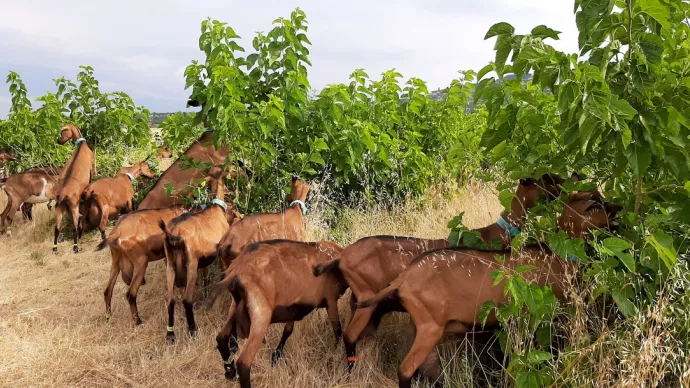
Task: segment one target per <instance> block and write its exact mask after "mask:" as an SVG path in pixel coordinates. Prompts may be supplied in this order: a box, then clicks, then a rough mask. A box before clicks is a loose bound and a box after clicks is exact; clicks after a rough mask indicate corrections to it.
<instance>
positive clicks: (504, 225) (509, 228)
mask: <svg viewBox="0 0 690 388" xmlns="http://www.w3.org/2000/svg"><path fill="white" fill-rule="evenodd" d="M496 223H497V224H498V226H499V227H500V228H501V229H503V230H505V231H506V232H507V233H508V235H509V236H510V237H515V236H517V235H518V234H520V229H519V228H516V227H514V226H513V225H511V224H509V223H508V221H506V220H505V218H503V216H499V217H498V221H496Z"/></svg>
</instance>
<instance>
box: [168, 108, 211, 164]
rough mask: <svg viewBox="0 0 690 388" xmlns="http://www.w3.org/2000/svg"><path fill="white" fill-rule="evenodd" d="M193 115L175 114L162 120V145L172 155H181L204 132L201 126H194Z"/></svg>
mask: <svg viewBox="0 0 690 388" xmlns="http://www.w3.org/2000/svg"><path fill="white" fill-rule="evenodd" d="M194 121H195V115H192V114H185V113H182V112H177V113H175V114H172V115H168V117H166V118H165V120H163V123H162V124H161V129H162V130H163V138H162V144H163V146H165V147H168V149H169V150H170V151H172V152H173V154H174V155H179V154H181V153H183V152H184V151H185V150H186V149H187V148H188V147H189V146H190V145H191V144H192V142H193V141H194V140H197V139H198V138H199V137H200V136H201V134H202V133H203V131H204V128H203V126H201V125H199V124H194Z"/></svg>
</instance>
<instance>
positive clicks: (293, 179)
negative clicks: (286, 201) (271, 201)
mask: <svg viewBox="0 0 690 388" xmlns="http://www.w3.org/2000/svg"><path fill="white" fill-rule="evenodd" d="M298 179H299V176H297V174H292V183H295V182H297V180H298Z"/></svg>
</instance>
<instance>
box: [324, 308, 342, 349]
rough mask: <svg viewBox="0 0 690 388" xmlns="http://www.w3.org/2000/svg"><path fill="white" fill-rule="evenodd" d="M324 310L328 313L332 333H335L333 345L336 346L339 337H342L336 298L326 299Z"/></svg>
mask: <svg viewBox="0 0 690 388" xmlns="http://www.w3.org/2000/svg"><path fill="white" fill-rule="evenodd" d="M326 312H327V313H328V320H329V321H330V322H331V326H332V327H333V335H335V345H336V346H337V345H338V343H339V342H340V339H341V338H343V327H342V326H341V325H340V316H339V315H338V298H337V296H336V297H335V299H331V300H328V301H326Z"/></svg>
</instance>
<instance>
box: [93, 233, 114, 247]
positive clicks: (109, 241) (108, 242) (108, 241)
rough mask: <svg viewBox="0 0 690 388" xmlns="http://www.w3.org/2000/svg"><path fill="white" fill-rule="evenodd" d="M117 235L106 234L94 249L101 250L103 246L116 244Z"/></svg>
mask: <svg viewBox="0 0 690 388" xmlns="http://www.w3.org/2000/svg"><path fill="white" fill-rule="evenodd" d="M118 239H119V238H118V236H113V235H112V234H111V235H110V236H108V237H107V238H106V239H105V240H103V241H101V242H100V243H98V245H96V251H102V250H103V249H105V247H111V246H113V245H117V240H118Z"/></svg>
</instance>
